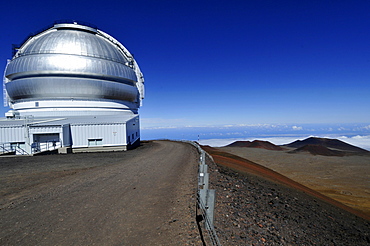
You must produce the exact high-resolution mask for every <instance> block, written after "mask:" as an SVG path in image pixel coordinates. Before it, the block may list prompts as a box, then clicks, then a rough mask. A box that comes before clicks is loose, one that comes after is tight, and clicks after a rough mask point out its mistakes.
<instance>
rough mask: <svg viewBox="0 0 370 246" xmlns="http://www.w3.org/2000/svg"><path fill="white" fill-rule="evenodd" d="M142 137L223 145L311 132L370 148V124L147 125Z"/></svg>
mask: <svg viewBox="0 0 370 246" xmlns="http://www.w3.org/2000/svg"><path fill="white" fill-rule="evenodd" d="M141 135H142V137H141V139H145V140H151V139H172V140H192V141H199V142H200V143H201V144H205V145H211V146H224V145H227V144H229V143H231V142H233V141H237V140H241V141H243V140H249V141H251V140H256V139H259V140H266V141H270V142H272V143H274V144H286V143H290V142H293V141H295V140H298V139H300V140H302V139H305V138H307V137H310V136H315V137H326V138H336V139H340V140H342V141H344V142H347V143H350V144H353V145H356V146H358V147H361V148H365V149H369V150H370V124H300V125H297V124H239V125H220V126H187V127H175V126H173V127H144V128H143V129H142V133H141Z"/></svg>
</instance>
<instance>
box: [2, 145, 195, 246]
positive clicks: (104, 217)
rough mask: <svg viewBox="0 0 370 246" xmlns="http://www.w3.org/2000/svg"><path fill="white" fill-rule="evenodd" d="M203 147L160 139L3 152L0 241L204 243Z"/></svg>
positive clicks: (67, 243)
mask: <svg viewBox="0 0 370 246" xmlns="http://www.w3.org/2000/svg"><path fill="white" fill-rule="evenodd" d="M197 160H198V153H197V151H196V149H195V148H194V147H192V146H191V145H189V144H186V143H179V142H170V141H154V142H148V143H144V144H143V145H142V146H140V147H139V148H137V149H135V150H132V151H127V152H110V153H88V154H87V153H86V154H85V153H83V154H71V155H51V156H34V157H15V158H1V159H0V188H1V189H0V191H1V196H0V208H1V209H0V218H1V221H0V244H1V245H93V244H96V245H186V244H196V245H199V243H200V242H199V241H200V239H199V235H198V234H197V226H196V223H195V221H194V218H195V203H196V190H197V186H196V185H197V169H198V162H197Z"/></svg>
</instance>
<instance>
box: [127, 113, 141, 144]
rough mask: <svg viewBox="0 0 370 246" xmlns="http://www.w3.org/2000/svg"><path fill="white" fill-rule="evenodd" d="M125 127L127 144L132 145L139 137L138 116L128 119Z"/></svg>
mask: <svg viewBox="0 0 370 246" xmlns="http://www.w3.org/2000/svg"><path fill="white" fill-rule="evenodd" d="M126 128H127V130H126V134H127V135H126V137H127V145H132V144H134V143H135V142H136V141H137V140H139V139H140V123H139V116H136V117H134V118H132V119H130V120H128V121H127V123H126Z"/></svg>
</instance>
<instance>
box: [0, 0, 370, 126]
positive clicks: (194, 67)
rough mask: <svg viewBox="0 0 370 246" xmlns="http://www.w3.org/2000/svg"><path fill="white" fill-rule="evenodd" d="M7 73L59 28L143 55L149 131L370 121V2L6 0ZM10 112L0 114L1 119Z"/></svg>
mask: <svg viewBox="0 0 370 246" xmlns="http://www.w3.org/2000/svg"><path fill="white" fill-rule="evenodd" d="M0 9H1V15H0V23H1V24H0V25H1V26H0V27H1V31H2V32H1V39H0V65H1V67H2V69H3V68H5V64H6V59H9V58H11V44H13V43H15V44H17V43H20V42H22V41H23V40H24V39H25V38H26V37H27V35H28V34H30V33H32V32H35V31H37V30H39V29H42V28H44V27H45V26H48V25H50V24H52V23H53V22H54V21H55V20H61V19H74V20H81V21H85V22H89V23H92V24H95V25H96V26H97V27H98V28H99V29H101V30H103V31H105V32H107V33H108V34H110V35H112V36H113V37H115V38H116V39H118V40H119V41H120V42H121V43H123V45H125V46H126V47H127V48H128V49H129V50H130V52H131V53H133V54H134V55H135V58H136V60H137V62H138V63H139V65H140V67H141V70H142V72H143V73H144V77H145V80H146V81H145V82H146V98H145V99H144V102H143V103H144V105H143V107H142V108H141V109H140V114H141V119H142V126H143V127H155V126H161V127H166V126H189V125H190V126H199V125H200V126H204V125H223V124H254V123H369V122H370V114H369V106H370V83H369V80H370V69H369V68H370V1H366V0H363V1H353V0H351V1H334V0H333V1H312V0H310V1H296V0H295V1H293V0H292V1H276V0H275V1H263V0H262V1H257V0H256V1H248V0H244V1H243V0H240V1H234V0H227V1H226V0H225V1H202V0H198V1H185V0H184V1H176V0H171V1H161V0H156V1H154V0H153V1H140V0H139V1H138V0H135V1H133V0H131V1H124V0H120V1H109V0H106V1H91V0H90V1H77V0H76V1H68V0H67V1H16V2H14V1H13V2H11V1H2V3H1V4H0ZM5 111H7V109H5V108H3V107H0V115H2V116H3V115H4V112H5Z"/></svg>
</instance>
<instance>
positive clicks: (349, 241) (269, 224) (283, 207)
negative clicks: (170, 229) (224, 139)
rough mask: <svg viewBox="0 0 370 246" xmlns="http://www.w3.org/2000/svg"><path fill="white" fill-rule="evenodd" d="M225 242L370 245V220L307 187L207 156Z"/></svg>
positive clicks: (218, 223)
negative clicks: (309, 191)
mask: <svg viewBox="0 0 370 246" xmlns="http://www.w3.org/2000/svg"><path fill="white" fill-rule="evenodd" d="M207 164H208V165H209V170H210V173H211V175H210V179H211V180H210V187H211V188H212V189H216V192H217V194H216V196H217V201H216V208H215V222H214V224H215V227H216V228H215V229H216V231H217V235H218V237H219V238H220V241H221V244H222V245H369V244H370V235H369V233H370V222H369V221H367V220H365V219H362V218H360V217H357V216H355V215H353V214H351V213H349V212H347V211H345V210H342V209H341V208H338V207H335V206H333V205H331V204H329V203H327V202H324V201H322V200H320V199H317V198H315V197H313V196H310V195H308V194H306V193H304V192H303V191H300V190H296V189H294V188H291V187H288V186H286V185H282V184H279V183H276V182H273V181H270V180H267V179H265V178H262V177H260V176H256V175H253V174H249V173H238V172H236V171H233V170H231V169H229V168H227V167H224V166H220V165H217V164H215V163H214V162H213V161H211V160H210V159H207Z"/></svg>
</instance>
